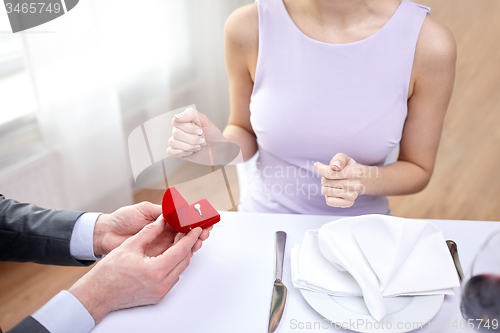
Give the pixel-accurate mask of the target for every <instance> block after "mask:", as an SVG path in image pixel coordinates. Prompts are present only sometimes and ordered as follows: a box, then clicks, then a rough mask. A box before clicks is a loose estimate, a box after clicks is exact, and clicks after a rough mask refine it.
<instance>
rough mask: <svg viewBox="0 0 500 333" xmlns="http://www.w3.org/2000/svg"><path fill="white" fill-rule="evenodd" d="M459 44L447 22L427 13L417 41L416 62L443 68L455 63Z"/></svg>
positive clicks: (428, 66) (429, 67)
mask: <svg viewBox="0 0 500 333" xmlns="http://www.w3.org/2000/svg"><path fill="white" fill-rule="evenodd" d="M456 56H457V45H456V41H455V37H454V36H453V33H452V32H451V30H450V28H448V27H447V26H446V25H445V24H443V23H441V22H439V21H438V20H436V19H435V18H434V17H432V16H431V15H427V16H426V18H425V20H424V23H423V24H422V28H421V30H420V34H419V37H418V41H417V47H416V50H415V63H416V64H420V65H422V66H424V67H425V68H426V70H428V69H437V68H442V66H443V65H446V64H450V63H453V64H454V63H455V60H456Z"/></svg>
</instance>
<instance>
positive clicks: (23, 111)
mask: <svg viewBox="0 0 500 333" xmlns="http://www.w3.org/2000/svg"><path fill="white" fill-rule="evenodd" d="M35 111H36V99H35V95H34V93H33V86H32V83H31V80H30V77H29V74H28V72H27V71H26V68H25V64H24V50H23V40H22V36H21V35H20V34H13V33H12V32H11V31H10V25H9V24H8V19H7V17H6V15H5V17H4V16H3V15H2V16H1V17H0V134H2V132H3V131H4V130H5V128H3V125H5V124H8V123H11V122H12V121H14V122H16V120H17V119H19V118H25V117H26V116H30V115H33V114H34V112H35ZM9 127H11V126H9Z"/></svg>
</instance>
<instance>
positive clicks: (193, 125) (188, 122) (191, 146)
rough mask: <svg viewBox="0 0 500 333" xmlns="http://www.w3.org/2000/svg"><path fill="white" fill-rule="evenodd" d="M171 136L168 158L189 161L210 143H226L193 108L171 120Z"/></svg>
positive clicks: (215, 129) (204, 117)
mask: <svg viewBox="0 0 500 333" xmlns="http://www.w3.org/2000/svg"><path fill="white" fill-rule="evenodd" d="M172 125H174V128H173V130H172V136H171V137H170V139H169V140H168V145H169V147H168V149H167V155H168V156H176V157H180V158H185V159H188V160H189V159H190V157H192V155H193V154H195V153H196V152H198V151H200V150H201V147H202V146H205V145H206V144H207V141H208V142H209V143H210V142H226V141H227V140H226V139H225V138H224V136H223V135H222V133H221V131H220V130H219V129H218V128H217V126H215V125H214V124H213V123H212V122H211V121H210V119H208V117H207V116H205V115H204V114H203V113H200V112H198V111H196V110H195V109H193V108H187V109H186V110H184V111H183V112H181V113H179V114H177V115H175V117H174V119H172Z"/></svg>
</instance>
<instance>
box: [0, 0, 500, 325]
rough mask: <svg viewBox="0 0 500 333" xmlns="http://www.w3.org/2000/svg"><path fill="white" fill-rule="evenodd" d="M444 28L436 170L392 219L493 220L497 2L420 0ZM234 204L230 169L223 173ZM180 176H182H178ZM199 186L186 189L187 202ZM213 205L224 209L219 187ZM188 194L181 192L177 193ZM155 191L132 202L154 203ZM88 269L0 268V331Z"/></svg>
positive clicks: (401, 201) (497, 175)
mask: <svg viewBox="0 0 500 333" xmlns="http://www.w3.org/2000/svg"><path fill="white" fill-rule="evenodd" d="M419 3H421V4H423V5H426V6H430V7H432V11H431V13H432V15H433V16H434V17H435V18H437V19H438V20H440V21H441V22H444V23H445V24H446V25H448V26H449V27H450V28H451V29H452V31H453V32H454V34H455V37H456V39H457V43H458V64H457V80H456V86H455V92H454V95H453V98H452V102H451V105H450V109H449V111H448V115H447V117H446V122H445V128H444V133H443V138H442V142H441V145H440V149H439V153H438V159H437V164H436V169H435V171H434V176H433V178H432V180H431V183H430V184H429V186H428V187H427V188H426V189H425V190H424V191H423V192H421V193H419V194H415V195H411V196H405V197H394V198H391V199H390V201H391V208H392V211H393V214H394V215H397V216H403V217H414V218H433V219H469V220H491V221H500V170H499V169H498V168H499V166H500V47H499V45H500V20H498V17H499V16H500V1H498V0H481V1H471V0H421V1H419ZM226 170H227V173H228V178H229V179H230V182H231V189H232V191H233V195H234V196H235V200H237V194H238V185H237V178H236V173H235V169H234V167H228V168H226ZM183 172H188V171H186V170H183ZM202 189H203V186H202V185H201V187H200V185H198V186H197V187H193V188H192V189H191V191H192V194H193V197H196V195H198V194H199V193H198V192H199V191H201V190H202ZM213 190H214V191H215V192H216V194H215V197H214V198H215V199H212V200H215V201H216V202H214V205H215V206H223V205H226V206H227V190H226V189H225V187H224V186H221V187H220V188H217V189H213ZM186 191H187V192H189V191H190V190H189V189H184V192H183V194H185V195H186V196H189V195H190V194H189V193H187V192H186ZM162 194H163V192H162V191H150V190H145V191H142V192H139V193H137V194H136V201H143V200H149V201H152V202H156V203H160V201H161V197H162ZM87 270H88V268H68V267H53V266H41V265H35V264H14V263H2V264H0V326H1V327H2V328H3V329H4V330H6V329H9V328H11V327H12V326H13V325H15V323H17V322H18V321H20V320H21V319H22V318H23V317H24V316H26V315H28V314H32V313H33V312H34V311H36V310H37V309H38V308H40V307H41V306H42V305H43V304H44V303H45V302H47V301H48V300H49V299H50V298H51V297H52V296H54V295H55V294H56V293H57V292H58V291H59V290H62V289H67V288H68V287H69V286H70V285H71V284H72V283H73V282H74V281H76V280H77V279H78V278H79V277H80V276H82V275H83V274H85V272H87Z"/></svg>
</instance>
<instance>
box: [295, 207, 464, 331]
mask: <svg viewBox="0 0 500 333" xmlns="http://www.w3.org/2000/svg"><path fill="white" fill-rule="evenodd" d="M292 280H293V283H294V286H295V287H297V288H302V289H308V290H312V291H316V292H323V293H328V294H331V295H337V296H363V298H364V300H365V303H366V306H367V308H368V310H369V311H370V314H371V315H372V316H373V317H374V318H375V319H376V320H378V321H380V320H382V318H384V316H385V314H386V310H385V305H384V302H383V297H394V296H410V295H432V294H448V295H454V293H453V289H452V288H454V287H459V286H460V282H459V280H458V276H457V272H456V270H455V266H454V265H453V260H452V258H451V255H450V252H449V251H448V247H447V246H446V242H445V240H444V238H443V235H442V234H441V231H440V230H439V229H438V228H437V227H436V226H435V225H434V224H432V223H430V222H426V221H420V220H409V219H403V218H398V217H393V216H387V215H363V216H358V217H348V218H343V219H340V220H337V221H334V222H331V223H328V224H325V225H324V226H323V227H322V228H321V229H320V230H309V231H308V232H307V233H306V235H305V237H304V241H303V243H302V245H301V246H300V245H296V246H295V247H294V248H293V249H292Z"/></svg>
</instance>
